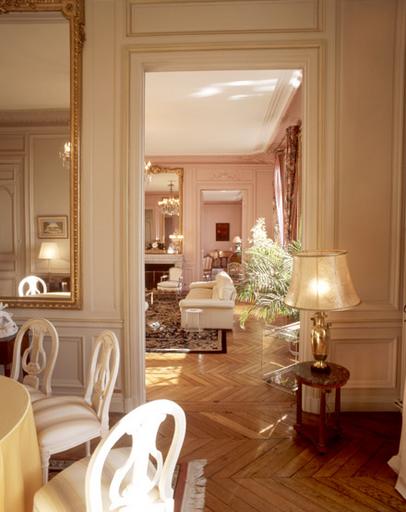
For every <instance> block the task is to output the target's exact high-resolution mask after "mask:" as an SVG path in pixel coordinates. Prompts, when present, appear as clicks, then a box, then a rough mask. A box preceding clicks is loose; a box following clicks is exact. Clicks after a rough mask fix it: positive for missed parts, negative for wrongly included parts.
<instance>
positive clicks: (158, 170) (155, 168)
mask: <svg viewBox="0 0 406 512" xmlns="http://www.w3.org/2000/svg"><path fill="white" fill-rule="evenodd" d="M183 171H184V170H183V167H161V166H159V165H152V166H151V167H150V168H149V169H148V174H175V175H176V176H177V177H178V180H179V202H180V211H179V233H180V234H183ZM144 193H145V191H144ZM179 254H183V243H182V245H181V251H180V253H179Z"/></svg>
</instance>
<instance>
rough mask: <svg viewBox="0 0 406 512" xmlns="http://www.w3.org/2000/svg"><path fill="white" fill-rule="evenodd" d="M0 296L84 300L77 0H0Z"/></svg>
mask: <svg viewBox="0 0 406 512" xmlns="http://www.w3.org/2000/svg"><path fill="white" fill-rule="evenodd" d="M0 26H1V27H0V44H1V47H2V48H4V49H5V48H7V51H4V52H2V53H1V55H0V68H1V70H2V73H1V76H0V91H1V93H0V219H1V223H0V301H2V302H5V303H7V304H8V305H9V306H10V307H29V308H64V309H68V308H72V309H79V308H80V307H81V282H80V215H79V213H80V197H79V177H80V123H81V94H82V91H81V61H82V47H83V42H84V3H83V0H63V1H62V0H59V1H57V0H30V1H29V2H17V1H14V2H1V3H0Z"/></svg>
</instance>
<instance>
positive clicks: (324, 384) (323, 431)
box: [294, 361, 350, 453]
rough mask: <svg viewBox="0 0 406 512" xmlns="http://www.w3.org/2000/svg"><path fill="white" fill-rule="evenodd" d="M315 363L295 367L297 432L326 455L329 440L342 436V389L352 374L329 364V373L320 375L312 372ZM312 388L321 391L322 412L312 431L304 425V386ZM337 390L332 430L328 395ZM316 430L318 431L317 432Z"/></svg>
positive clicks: (299, 364)
mask: <svg viewBox="0 0 406 512" xmlns="http://www.w3.org/2000/svg"><path fill="white" fill-rule="evenodd" d="M312 364H313V361H306V362H303V363H298V364H297V365H296V366H295V367H294V372H295V376H296V381H297V391H296V424H295V430H296V432H298V433H300V434H303V435H305V436H306V437H308V438H309V439H310V440H311V441H313V442H314V444H315V445H316V447H317V449H318V451H319V452H320V453H326V451H327V442H328V440H329V439H331V438H333V437H336V436H338V435H340V434H341V429H340V408H341V388H342V386H344V385H345V384H346V382H347V381H348V379H349V377H350V372H349V371H348V370H347V368H344V366H340V365H338V364H334V363H328V365H329V367H330V372H329V373H320V372H315V371H312V368H311V366H312ZM303 384H305V385H306V386H310V387H312V388H316V389H319V390H320V412H319V418H318V427H317V428H316V429H312V428H311V427H310V426H309V425H304V424H303V417H302V416H303V415H302V386H303ZM333 389H335V407H334V423H333V427H332V428H331V429H329V430H328V429H327V415H326V393H330V391H331V390H333ZM315 430H316V431H315Z"/></svg>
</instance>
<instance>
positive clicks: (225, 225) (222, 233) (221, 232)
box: [216, 222, 230, 242]
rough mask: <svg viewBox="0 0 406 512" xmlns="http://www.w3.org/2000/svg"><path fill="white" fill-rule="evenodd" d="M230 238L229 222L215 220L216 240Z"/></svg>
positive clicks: (220, 240) (226, 240)
mask: <svg viewBox="0 0 406 512" xmlns="http://www.w3.org/2000/svg"><path fill="white" fill-rule="evenodd" d="M229 240H230V223H229V222H216V242H228V241H229Z"/></svg>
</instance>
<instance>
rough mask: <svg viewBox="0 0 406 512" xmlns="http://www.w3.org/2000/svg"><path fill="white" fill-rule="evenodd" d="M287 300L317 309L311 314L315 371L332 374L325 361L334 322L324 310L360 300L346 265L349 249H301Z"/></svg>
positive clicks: (349, 304)
mask: <svg viewBox="0 0 406 512" xmlns="http://www.w3.org/2000/svg"><path fill="white" fill-rule="evenodd" d="M285 303H286V304H287V305H288V306H291V307H293V308H296V309H304V310H311V311H316V312H315V314H314V316H313V317H312V321H313V327H312V330H311V343H312V352H313V358H314V363H313V364H312V367H311V368H312V371H315V372H322V373H323V372H324V373H329V371H330V368H329V366H328V364H327V363H326V359H327V351H328V343H329V338H330V326H331V324H330V323H328V322H326V317H327V315H326V313H325V311H338V310H344V309H351V308H353V307H354V306H357V305H358V304H359V303H360V299H359V297H358V294H357V292H356V291H355V288H354V285H353V284H352V280H351V276H350V272H349V270H348V266H347V251H339V250H330V251H302V252H299V253H298V254H296V255H295V256H294V257H293V271H292V280H291V283H290V287H289V290H288V293H287V294H286V297H285Z"/></svg>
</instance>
